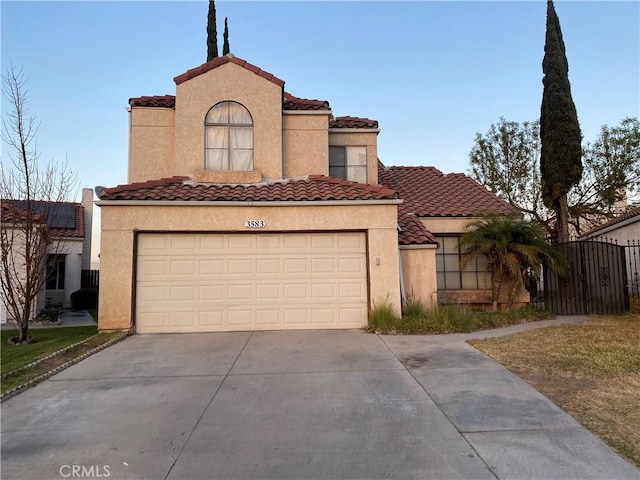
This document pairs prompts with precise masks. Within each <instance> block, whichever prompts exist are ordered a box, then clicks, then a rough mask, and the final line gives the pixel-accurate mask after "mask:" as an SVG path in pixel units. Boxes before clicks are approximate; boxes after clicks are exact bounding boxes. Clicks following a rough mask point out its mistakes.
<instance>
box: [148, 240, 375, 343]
mask: <svg viewBox="0 0 640 480" xmlns="http://www.w3.org/2000/svg"><path fill="white" fill-rule="evenodd" d="M136 287H137V289H136V331H137V332H139V333H160V332H216V331H233V330H284V329H309V328H358V327H362V326H364V325H366V322H367V269H366V241H365V235H364V234H363V233H357V232H354V233H305V234H140V235H139V237H138V256H137V285H136Z"/></svg>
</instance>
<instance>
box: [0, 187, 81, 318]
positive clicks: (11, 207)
mask: <svg viewBox="0 0 640 480" xmlns="http://www.w3.org/2000/svg"><path fill="white" fill-rule="evenodd" d="M31 210H32V212H29V211H28V210H27V204H26V202H25V201H20V200H7V199H2V229H3V231H4V232H11V231H13V232H17V233H16V237H15V238H16V239H15V240H14V242H13V246H12V248H11V250H12V251H13V257H14V262H13V263H14V264H15V265H16V266H17V267H19V266H20V265H21V264H23V263H24V254H23V253H21V251H22V249H23V248H24V242H22V245H21V242H20V236H19V232H20V229H21V228H20V227H19V224H20V223H21V222H23V221H24V219H25V218H27V217H29V216H31V217H32V218H33V219H34V220H35V222H33V223H34V224H35V225H36V226H37V225H41V226H42V231H43V233H44V232H45V230H46V232H47V234H48V235H51V236H52V237H53V241H52V242H51V245H50V247H49V251H48V252H46V255H47V258H46V263H47V270H48V276H47V279H46V282H45V285H44V288H43V289H42V291H41V292H40V294H39V295H38V299H37V302H36V304H35V305H34V307H33V308H32V312H33V314H34V315H36V314H37V312H38V311H39V310H40V309H42V308H43V307H44V305H45V302H46V301H47V300H49V301H51V302H54V303H62V304H63V305H64V306H66V307H68V306H70V305H71V294H72V293H73V292H75V291H76V290H79V289H80V287H81V272H82V270H88V269H90V268H91V225H92V221H93V190H92V189H90V188H84V189H82V200H81V202H45V201H34V202H33V203H32V207H31ZM36 228H37V227H36ZM3 272H4V270H2V271H0V274H3ZM16 272H17V273H16V274H17V275H24V273H20V270H19V268H17V270H16ZM7 316H8V313H7V309H6V308H5V305H4V304H3V303H2V300H1V299H0V321H1V322H2V323H5V322H6V321H7Z"/></svg>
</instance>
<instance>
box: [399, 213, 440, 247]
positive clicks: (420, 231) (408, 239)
mask: <svg viewBox="0 0 640 480" xmlns="http://www.w3.org/2000/svg"><path fill="white" fill-rule="evenodd" d="M398 227H400V230H399V231H398V243H399V244H400V245H426V244H436V243H438V242H437V241H436V239H435V237H434V236H433V234H432V233H431V232H430V231H429V230H427V227H425V226H424V224H423V223H422V222H421V221H420V219H419V218H418V217H416V216H415V215H414V214H412V213H410V214H407V215H398Z"/></svg>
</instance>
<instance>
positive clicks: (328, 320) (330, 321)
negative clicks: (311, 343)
mask: <svg viewBox="0 0 640 480" xmlns="http://www.w3.org/2000/svg"><path fill="white" fill-rule="evenodd" d="M335 313H336V312H335V309H333V308H312V309H311V323H312V325H314V326H320V325H335V324H336V323H337V322H336V315H335Z"/></svg>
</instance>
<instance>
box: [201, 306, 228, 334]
mask: <svg viewBox="0 0 640 480" xmlns="http://www.w3.org/2000/svg"><path fill="white" fill-rule="evenodd" d="M198 326H199V327H200V328H203V329H209V328H213V329H214V330H217V329H219V328H221V327H224V312H222V311H220V310H205V311H201V312H198Z"/></svg>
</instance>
